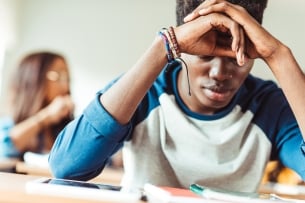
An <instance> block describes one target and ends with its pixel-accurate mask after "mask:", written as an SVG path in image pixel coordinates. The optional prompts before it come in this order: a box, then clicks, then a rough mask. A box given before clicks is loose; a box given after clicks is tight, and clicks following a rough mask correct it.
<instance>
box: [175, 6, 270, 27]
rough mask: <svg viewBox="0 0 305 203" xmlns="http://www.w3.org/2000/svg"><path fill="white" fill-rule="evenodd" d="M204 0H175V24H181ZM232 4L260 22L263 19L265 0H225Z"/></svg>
mask: <svg viewBox="0 0 305 203" xmlns="http://www.w3.org/2000/svg"><path fill="white" fill-rule="evenodd" d="M204 1H205V0H176V21H177V25H181V24H183V18H184V17H185V16H187V15H188V14H189V13H191V12H192V11H193V10H194V9H195V8H197V7H198V6H199V5H200V4H201V3H202V2H204ZM227 1H228V2H231V3H233V4H238V5H240V6H242V7H244V8H245V9H246V10H247V11H248V12H249V13H250V15H251V16H252V17H254V18H255V19H256V20H257V22H259V23H260V24H261V23H262V21H263V14H264V10H265V8H266V7H267V0H227Z"/></svg>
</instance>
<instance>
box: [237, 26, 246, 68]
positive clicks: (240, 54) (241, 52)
mask: <svg viewBox="0 0 305 203" xmlns="http://www.w3.org/2000/svg"><path fill="white" fill-rule="evenodd" d="M239 33H240V43H239V47H238V50H237V57H236V59H237V63H238V65H240V66H243V65H244V64H245V46H246V45H245V34H244V32H243V29H242V28H240V32H239Z"/></svg>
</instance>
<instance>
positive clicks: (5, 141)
mask: <svg viewBox="0 0 305 203" xmlns="http://www.w3.org/2000/svg"><path fill="white" fill-rule="evenodd" d="M14 125H15V124H14V122H13V120H12V119H11V118H8V117H5V118H1V119H0V158H19V157H20V156H21V155H22V153H21V152H19V151H18V150H17V149H16V147H15V145H14V144H13V142H12V139H11V137H10V136H9V132H10V130H11V129H12V128H13V127H14Z"/></svg>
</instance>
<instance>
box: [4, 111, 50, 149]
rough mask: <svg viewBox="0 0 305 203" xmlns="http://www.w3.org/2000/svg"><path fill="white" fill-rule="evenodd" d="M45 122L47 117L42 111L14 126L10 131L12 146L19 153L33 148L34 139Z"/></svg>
mask: <svg viewBox="0 0 305 203" xmlns="http://www.w3.org/2000/svg"><path fill="white" fill-rule="evenodd" d="M46 122H47V115H46V113H45V112H44V111H40V112H38V113H37V114H35V115H33V116H31V117H29V118H27V119H26V120H24V121H22V122H20V123H18V124H16V125H15V126H14V127H13V128H12V130H11V131H10V136H11V139H12V141H13V143H14V146H15V147H16V149H17V150H19V151H24V150H26V149H28V148H31V147H35V146H33V145H35V141H36V137H37V135H38V134H39V132H40V131H41V130H42V129H43V126H45V124H46Z"/></svg>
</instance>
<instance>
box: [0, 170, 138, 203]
mask: <svg viewBox="0 0 305 203" xmlns="http://www.w3.org/2000/svg"><path fill="white" fill-rule="evenodd" d="M39 177H41V176H33V175H22V174H14V173H5V172H0V202H1V203H4V202H5V203H41V202H43V203H55V202H56V203H57V202H60V203H61V202H63V203H81V202H86V203H97V202H99V203H101V202H105V201H93V200H85V201H84V200H81V199H75V198H66V197H57V196H49V195H34V194H28V193H26V191H25V184H26V182H27V181H30V180H34V179H37V178H39ZM139 203H143V202H142V201H139Z"/></svg>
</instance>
